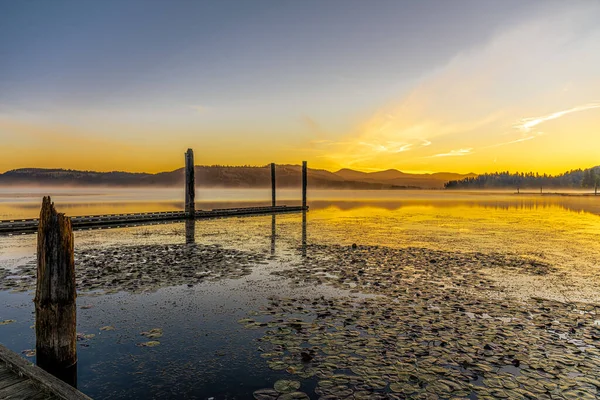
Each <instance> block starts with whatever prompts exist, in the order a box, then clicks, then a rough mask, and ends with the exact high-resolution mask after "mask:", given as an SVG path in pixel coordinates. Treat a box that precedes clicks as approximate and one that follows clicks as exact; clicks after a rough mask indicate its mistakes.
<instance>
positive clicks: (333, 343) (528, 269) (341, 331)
mask: <svg viewBox="0 0 600 400" xmlns="http://www.w3.org/2000/svg"><path fill="white" fill-rule="evenodd" d="M310 254H311V255H312V257H310V258H306V260H305V261H304V262H303V263H301V264H299V265H295V266H293V267H292V268H290V269H287V270H284V271H277V272H275V274H277V275H282V276H286V277H288V278H290V279H291V281H292V282H295V283H296V284H299V285H305V284H326V285H331V286H335V287H338V288H346V289H351V290H352V291H354V292H360V293H364V294H375V295H377V296H374V297H369V298H364V297H346V298H325V297H317V298H309V297H305V298H298V297H296V298H277V297H272V298H271V299H270V300H269V304H268V306H266V307H264V308H263V309H261V310H259V312H258V313H257V315H256V316H254V318H255V319H256V320H257V321H255V320H253V319H249V318H247V319H243V320H241V322H240V323H242V324H243V325H244V326H245V327H248V328H252V329H263V330H264V333H263V336H262V337H261V338H260V339H259V343H260V346H261V349H264V352H263V353H261V356H263V358H265V359H266V361H267V365H268V366H269V367H270V368H271V369H273V370H275V371H286V372H287V373H288V374H290V376H294V377H297V378H298V379H300V380H301V379H308V378H316V379H318V384H317V387H316V389H315V393H316V394H318V395H319V396H321V398H324V399H333V398H348V397H352V396H354V398H355V399H356V398H362V399H367V398H369V399H371V398H407V397H410V398H467V397H472V396H476V397H477V398H516V399H525V398H531V399H534V398H535V399H538V398H551V397H562V398H569V399H570V398H579V399H585V398H596V397H597V396H598V395H600V391H599V390H600V381H599V380H597V378H596V375H597V374H596V371H597V370H598V369H599V368H600V349H599V348H598V347H597V344H598V343H599V342H598V341H599V340H600V325H597V324H595V321H596V320H597V315H596V306H594V305H591V304H584V303H563V302H558V301H551V300H545V299H541V298H532V299H529V300H527V301H521V300H515V299H511V298H509V297H504V298H502V297H501V296H498V292H500V291H501V288H498V287H497V285H496V283H495V282H494V281H492V280H490V279H488V278H487V277H486V275H485V274H484V273H482V272H481V269H482V268H499V269H502V270H504V271H506V272H507V273H510V272H512V273H521V274H547V273H552V272H553V267H551V266H550V265H546V264H543V263H541V262H538V261H533V262H532V261H531V260H528V259H526V258H522V257H513V256H506V255H499V254H479V253H454V252H443V251H434V250H428V249H416V248H408V249H391V248H385V247H377V246H370V247H362V246H355V247H354V248H353V247H351V246H348V247H343V246H321V245H319V246H312V249H311V252H310ZM259 321H261V322H259ZM255 397H256V395H255ZM256 398H258V397H256ZM265 398H266V397H265ZM279 398H281V397H279Z"/></svg>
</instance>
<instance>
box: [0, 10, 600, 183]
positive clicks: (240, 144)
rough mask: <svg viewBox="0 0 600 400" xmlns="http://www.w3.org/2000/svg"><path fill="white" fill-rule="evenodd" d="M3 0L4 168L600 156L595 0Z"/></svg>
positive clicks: (431, 168)
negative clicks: (187, 157)
mask: <svg viewBox="0 0 600 400" xmlns="http://www.w3.org/2000/svg"><path fill="white" fill-rule="evenodd" d="M0 8H1V10H0V72H1V73H0V172H4V171H6V170H10V169H15V168H23V167H45V168H71V169H85V170H98V171H108V170H127V171H145V172H158V171H165V170H172V169H175V168H179V167H181V166H182V165H183V152H184V151H185V149H187V148H188V147H191V148H193V149H194V150H195V154H196V163H197V164H235V165H240V164H253V165H264V164H266V163H269V162H276V163H293V164H298V163H299V162H300V161H301V160H304V159H305V160H308V161H309V165H310V166H311V167H312V168H325V169H329V170H337V169H340V168H353V169H358V170H363V171H375V170H383V169H388V168H397V169H400V170H402V171H406V172H437V171H452V172H461V173H467V172H476V173H482V172H489V171H496V170H510V171H537V172H548V173H559V172H563V171H565V170H568V169H572V168H579V167H582V168H585V167H591V166H594V165H600V72H599V71H600V24H598V21H600V2H596V1H577V0H575V1H569V2H566V1H529V2H523V1H452V2H435V1H434V2H412V1H410V2H403V1H389V2H388V1H381V2H359V1H344V2H336V1H331V2H311V1H309V2H287V1H279V2H268V1H264V2H247V3H237V5H236V7H232V5H231V4H230V3H228V2H213V3H210V4H205V3H204V2H154V1H131V2H111V1H108V2H33V3H30V2H3V3H2V4H1V5H0Z"/></svg>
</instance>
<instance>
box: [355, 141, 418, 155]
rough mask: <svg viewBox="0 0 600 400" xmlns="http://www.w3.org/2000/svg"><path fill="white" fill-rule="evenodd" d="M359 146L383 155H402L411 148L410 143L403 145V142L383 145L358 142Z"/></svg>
mask: <svg viewBox="0 0 600 400" xmlns="http://www.w3.org/2000/svg"><path fill="white" fill-rule="evenodd" d="M358 144H360V145H361V146H366V147H369V148H370V149H372V150H374V151H376V152H382V153H383V152H385V153H402V152H404V151H409V150H410V148H411V147H412V146H413V145H412V143H404V142H389V141H388V142H385V144H380V143H367V142H359V143H358Z"/></svg>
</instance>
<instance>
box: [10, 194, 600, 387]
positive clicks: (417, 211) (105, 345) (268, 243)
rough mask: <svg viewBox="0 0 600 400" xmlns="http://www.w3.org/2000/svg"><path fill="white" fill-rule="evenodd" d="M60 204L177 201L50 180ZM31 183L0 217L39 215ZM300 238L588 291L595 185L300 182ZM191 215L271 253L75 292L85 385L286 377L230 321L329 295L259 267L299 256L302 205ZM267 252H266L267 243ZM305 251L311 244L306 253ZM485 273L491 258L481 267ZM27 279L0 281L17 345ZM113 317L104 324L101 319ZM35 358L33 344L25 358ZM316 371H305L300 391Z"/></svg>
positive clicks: (131, 208) (164, 230)
mask: <svg viewBox="0 0 600 400" xmlns="http://www.w3.org/2000/svg"><path fill="white" fill-rule="evenodd" d="M49 192H50V194H52V197H53V200H54V201H55V203H56V206H57V208H58V210H59V211H61V212H65V213H67V214H68V215H70V216H76V215H90V214H108V213H124V212H139V211H166V210H178V209H182V207H183V202H182V199H181V193H180V192H179V191H176V190H114V189H111V190H108V189H87V190H72V189H57V190H51V191H49ZM43 194H47V192H46V191H43V190H37V189H36V190H32V189H27V190H25V189H6V188H4V189H0V219H10V218H31V217H35V216H37V213H38V212H39V207H40V204H41V196H42V195H43ZM269 196H270V191H269V190H199V191H198V195H197V198H198V207H197V208H201V209H211V208H223V207H228V206H232V207H233V206H245V205H264V204H268V199H269V198H270V197H269ZM299 197H300V193H299V191H289V190H286V191H281V192H280V193H279V197H278V198H279V199H280V201H281V203H285V204H289V205H291V204H298V201H297V199H299ZM309 199H310V200H311V201H310V202H309V205H310V212H309V213H308V215H307V226H306V231H305V234H306V239H307V242H308V243H309V244H311V243H315V244H316V243H325V244H327V243H331V244H352V243H358V244H376V245H385V246H391V247H406V246H417V247H427V248H434V249H441V250H451V251H459V252H484V253H493V252H501V253H509V254H514V255H521V256H525V257H530V258H532V259H537V260H543V261H546V262H548V263H551V264H552V265H553V266H556V267H558V268H559V269H560V273H559V275H558V277H557V276H552V277H536V278H535V279H533V278H531V277H519V276H508V277H507V276H496V277H495V278H497V279H498V281H499V282H502V283H503V284H504V285H505V286H506V287H507V293H508V294H509V295H511V296H516V297H519V296H533V295H535V296H542V297H548V298H553V299H558V300H561V301H564V300H583V301H589V302H595V303H598V302H599V301H600V283H599V282H600V267H599V263H600V240H599V239H600V196H599V197H598V198H594V197H558V196H557V197H554V196H547V197H546V196H544V197H541V196H536V195H530V196H527V195H521V196H516V195H512V194H508V193H466V192H452V193H447V192H442V191H393V192H371V191H368V192H348V191H338V192H334V191H322V192H321V191H313V192H310V193H309ZM274 222H275V225H273V219H272V218H271V216H261V217H248V218H234V219H223V220H211V221H199V222H198V223H197V224H196V230H195V240H196V243H199V244H220V245H222V246H223V247H230V248H237V249H245V250H250V251H253V252H259V253H264V254H265V255H266V256H267V257H268V258H269V260H270V261H269V262H268V263H267V264H264V265H259V266H256V267H255V268H253V270H252V273H251V274H250V275H247V276H245V277H243V278H239V279H228V278H227V277H223V279H221V280H219V281H218V282H211V283H208V282H206V283H201V284H197V285H195V286H193V287H188V286H187V285H186V286H176V287H165V288H163V289H160V290H158V291H156V292H153V293H144V294H130V293H116V294H110V295H102V296H89V295H85V294H81V295H80V296H79V298H78V306H85V308H84V309H79V311H78V331H79V332H82V333H85V334H94V335H95V337H93V338H91V339H89V340H86V341H82V342H81V343H80V346H79V347H78V352H79V364H78V374H79V388H80V389H81V390H82V391H83V392H85V393H86V394H88V395H90V396H91V397H93V398H97V399H109V398H140V399H145V398H166V397H187V398H199V399H201V398H209V397H215V398H217V399H225V398H252V395H251V394H252V392H253V391H254V390H256V389H260V388H264V387H269V386H272V384H273V382H274V381H275V380H277V379H281V378H286V377H289V375H288V374H287V373H285V371H281V372H276V371H272V370H270V369H269V368H268V367H267V365H266V363H265V360H264V359H263V358H261V357H260V353H259V352H257V351H256V348H257V345H256V343H255V340H256V339H257V338H259V337H260V336H261V333H260V332H258V331H252V330H245V329H244V328H243V327H241V325H239V324H238V323H237V320H238V319H240V318H244V317H246V316H247V315H248V314H249V313H250V312H252V311H253V310H258V309H259V308H260V307H263V306H265V305H266V304H267V298H268V297H269V296H271V295H279V296H294V295H302V296H320V295H326V296H341V295H347V293H344V292H341V291H339V290H333V289H330V288H326V287H321V286H320V287H297V286H292V285H290V284H289V282H287V281H286V280H285V279H284V278H280V277H274V276H272V275H270V274H269V273H270V272H272V271H274V270H277V269H279V268H284V267H285V266H286V265H289V264H290V263H292V262H295V261H297V260H299V259H300V257H302V251H301V244H302V234H303V232H302V217H301V215H280V216H277V217H276V218H275V219H274ZM75 243H76V248H80V249H84V248H90V247H98V246H126V245H133V244H180V243H185V227H184V224H183V223H170V224H164V225H155V226H142V227H132V228H124V229H111V230H95V231H78V232H76V233H75ZM271 255H274V257H270V256H271ZM308 256H310V254H308ZM34 257H35V236H34V235H19V236H4V237H0V266H2V267H5V268H14V267H15V266H18V265H21V264H23V263H27V262H31V261H32V260H34ZM490 275H491V276H494V272H493V271H490ZM32 298H33V295H32V293H11V292H7V291H4V292H0V321H2V320H7V319H14V320H16V321H17V322H15V323H12V324H8V325H4V326H0V342H2V343H3V344H4V345H6V346H8V347H9V348H11V349H12V350H14V351H16V352H19V353H21V352H22V351H23V350H26V349H31V348H35V338H34V333H33V330H32V329H31V326H32V325H33V323H34V320H33V317H34V315H33V304H32ZM106 325H112V326H114V327H115V328H116V329H115V330H114V331H100V330H99V328H100V327H103V326H106ZM152 328H162V329H163V331H164V336H163V337H162V338H161V339H159V340H160V342H161V345H160V346H158V347H154V348H142V347H138V346H136V344H138V343H140V342H143V341H144V340H143V339H144V338H143V337H140V332H142V331H147V330H149V329H152ZM31 360H34V358H31ZM314 385H315V382H314V381H311V380H305V381H303V386H302V388H301V390H303V391H305V392H307V393H310V391H311V389H312V388H313V387H314Z"/></svg>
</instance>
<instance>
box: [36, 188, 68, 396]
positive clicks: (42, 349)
mask: <svg viewBox="0 0 600 400" xmlns="http://www.w3.org/2000/svg"><path fill="white" fill-rule="evenodd" d="M37 234H38V237H37V284H36V291H35V300H34V301H35V337H36V346H35V347H36V362H37V365H38V366H39V367H41V368H43V369H45V370H46V371H48V372H50V373H51V374H53V375H56V376H58V377H60V378H62V379H64V377H65V376H66V374H65V371H67V370H69V369H71V370H73V369H74V372H75V373H76V365H75V364H76V363H77V306H76V297H77V294H76V286H75V261H74V257H73V229H72V226H71V219H70V218H68V217H66V216H65V215H64V214H59V213H57V212H56V210H55V208H54V203H52V200H51V199H50V197H49V196H48V197H44V199H43V201H42V210H41V211H40V219H39V225H38V233H37ZM69 383H71V384H73V382H69Z"/></svg>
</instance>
